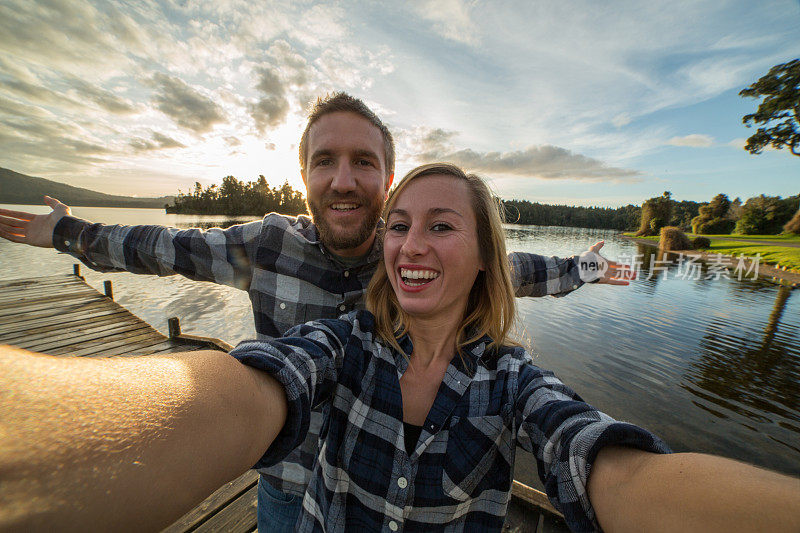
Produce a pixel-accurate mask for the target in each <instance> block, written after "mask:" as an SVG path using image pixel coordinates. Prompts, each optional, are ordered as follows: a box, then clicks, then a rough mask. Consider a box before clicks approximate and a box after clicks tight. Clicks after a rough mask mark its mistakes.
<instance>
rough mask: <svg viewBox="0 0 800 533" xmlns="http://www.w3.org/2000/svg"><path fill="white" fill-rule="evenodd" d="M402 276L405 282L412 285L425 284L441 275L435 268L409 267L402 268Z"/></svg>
mask: <svg viewBox="0 0 800 533" xmlns="http://www.w3.org/2000/svg"><path fill="white" fill-rule="evenodd" d="M400 277H402V278H403V283H405V284H406V285H409V286H411V287H417V286H419V285H425V284H426V283H430V282H431V281H433V280H434V279H436V278H438V277H439V273H438V272H434V271H433V270H411V269H408V268H401V269H400Z"/></svg>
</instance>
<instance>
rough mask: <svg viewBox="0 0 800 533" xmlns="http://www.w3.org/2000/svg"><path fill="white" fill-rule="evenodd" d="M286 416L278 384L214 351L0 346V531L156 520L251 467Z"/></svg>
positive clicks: (137, 526)
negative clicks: (84, 354)
mask: <svg viewBox="0 0 800 533" xmlns="http://www.w3.org/2000/svg"><path fill="white" fill-rule="evenodd" d="M285 417H286V398H285V395H284V391H283V388H282V386H281V385H279V384H278V382H277V381H275V380H274V379H273V378H271V377H270V376H269V375H268V374H266V373H265V372H261V371H258V370H254V369H252V368H250V367H247V366H245V365H242V364H240V363H239V362H238V361H236V360H235V359H234V358H232V357H230V356H229V355H228V354H226V353H223V352H217V351H206V352H189V353H185V354H174V355H170V356H165V357H157V356H148V357H135V358H117V359H90V358H57V357H51V356H46V355H39V354H33V353H30V352H26V351H24V350H19V349H16V348H11V347H8V346H0V479H2V483H0V530H3V531H9V530H13V531H17V530H19V531H39V530H42V531H44V530H51V529H52V527H53V526H54V525H57V527H58V529H61V530H79V531H87V530H100V531H118V530H135V531H149V530H156V529H160V528H163V527H165V526H167V525H169V524H170V523H171V522H172V521H174V520H175V519H177V518H179V517H180V516H181V515H183V514H184V513H185V512H187V511H188V510H189V509H191V508H192V507H193V506H194V505H196V504H197V503H199V502H200V501H201V500H202V499H203V498H205V497H206V496H208V495H209V494H211V492H213V491H214V490H216V489H217V488H218V487H219V486H220V485H222V484H223V483H225V482H227V481H229V480H231V479H233V478H234V477H235V476H237V475H239V474H241V473H242V472H244V471H245V470H247V469H248V468H250V467H251V466H252V465H253V464H255V462H256V461H257V460H258V459H259V458H260V457H261V456H262V455H263V453H264V451H265V450H266V449H267V448H268V447H269V444H270V443H271V442H272V440H273V439H274V438H275V436H276V435H277V434H278V432H279V431H280V429H281V428H282V427H283V424H284V421H285Z"/></svg>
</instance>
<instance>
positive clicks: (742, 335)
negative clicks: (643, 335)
mask: <svg viewBox="0 0 800 533" xmlns="http://www.w3.org/2000/svg"><path fill="white" fill-rule="evenodd" d="M790 297H791V290H790V289H789V288H788V287H784V286H781V287H779V288H778V290H777V291H776V294H775V300H774V304H773V307H772V310H771V312H770V314H769V317H768V318H767V321H766V325H765V326H764V328H763V330H762V331H760V332H759V334H756V331H753V329H751V328H750V327H749V326H748V325H747V324H741V325H738V326H739V327H737V325H736V324H731V323H730V322H728V321H723V320H720V319H715V320H713V321H712V322H711V323H710V324H709V325H708V326H707V328H706V334H705V335H704V337H703V339H702V340H701V341H700V343H699V346H698V347H699V349H700V357H699V358H698V359H696V360H694V361H692V362H691V365H690V366H689V367H688V368H687V370H686V372H685V373H684V378H685V382H684V383H681V385H680V386H681V388H683V389H685V390H687V391H688V392H690V393H692V394H693V395H694V396H695V397H697V398H698V400H697V401H695V405H697V406H698V407H700V408H701V409H704V410H705V411H707V412H709V413H711V414H712V415H713V416H715V417H718V418H727V417H728V416H730V413H731V412H732V413H736V414H738V415H740V416H742V417H744V418H746V419H748V420H749V421H750V422H751V424H747V423H744V424H743V426H744V427H747V428H748V429H750V430H752V431H756V432H761V431H764V429H765V428H764V427H763V426H765V425H772V426H773V427H772V428H771V429H770V431H771V432H772V433H773V434H772V435H770V438H771V439H773V440H774V441H776V442H778V443H780V444H782V445H784V446H786V447H788V448H790V449H792V450H794V451H797V452H800V447H798V446H797V442H798V440H800V424H797V423H800V350H798V347H797V332H798V328H797V327H796V326H787V327H786V329H787V330H788V331H786V332H784V334H781V331H780V329H781V328H780V326H781V317H782V316H783V314H784V312H785V309H786V306H787V302H788V301H789V298H790ZM709 404H713V406H712V405H709ZM792 422H794V423H792ZM775 425H777V426H779V427H780V428H781V429H782V430H785V431H780V430H776V429H775V427H774V426H775Z"/></svg>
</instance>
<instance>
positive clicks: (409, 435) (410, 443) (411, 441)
mask: <svg viewBox="0 0 800 533" xmlns="http://www.w3.org/2000/svg"><path fill="white" fill-rule="evenodd" d="M403 433H404V434H405V440H406V453H407V454H408V455H411V454H412V453H414V449H415V448H416V447H417V441H418V440H419V435H420V433H422V426H415V425H414V424H409V423H408V422H403Z"/></svg>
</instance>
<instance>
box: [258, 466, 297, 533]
mask: <svg viewBox="0 0 800 533" xmlns="http://www.w3.org/2000/svg"><path fill="white" fill-rule="evenodd" d="M302 507H303V498H302V496H297V495H296V494H286V493H283V492H281V491H279V490H278V489H276V488H275V487H273V486H272V485H270V484H269V483H268V482H267V480H266V479H264V478H263V477H261V476H259V478H258V531H259V533H291V532H292V531H294V526H295V524H297V518H298V517H299V516H300V510H301V509H302Z"/></svg>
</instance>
